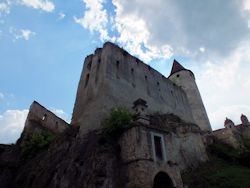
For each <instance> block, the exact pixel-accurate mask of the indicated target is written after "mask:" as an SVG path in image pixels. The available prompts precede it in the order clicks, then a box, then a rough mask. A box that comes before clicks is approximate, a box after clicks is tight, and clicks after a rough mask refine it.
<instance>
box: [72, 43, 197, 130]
mask: <svg viewBox="0 0 250 188" xmlns="http://www.w3.org/2000/svg"><path fill="white" fill-rule="evenodd" d="M138 98H142V99H144V100H146V101H147V102H148V105H149V108H148V113H149V114H150V113H155V112H161V113H173V114H175V115H177V116H179V117H180V118H181V119H183V120H184V121H186V122H191V123H195V122H194V120H193V116H192V112H191V109H190V106H189V103H188V100H187V96H186V94H185V92H184V91H183V90H182V89H181V88H180V87H178V86H176V85H175V84H174V83H173V82H172V81H170V80H169V79H168V78H166V77H165V76H163V75H162V74H160V73H159V72H158V71H156V70H155V69H153V68H152V67H150V66H149V65H147V64H145V63H143V62H142V61H141V60H139V59H138V58H136V57H134V56H132V55H130V54H129V53H128V52H127V51H125V50H123V49H122V48H120V47H118V46H117V45H115V44H112V43H110V42H107V43H105V44H104V45H103V48H98V49H96V51H95V53H94V54H91V55H89V56H87V57H86V58H85V61H84V66H83V71H82V75H81V78H80V82H79V85H78V90H77V96H76V101H75V106H74V110H73V116H72V122H71V123H72V124H79V125H80V126H81V129H83V131H82V132H87V131H88V130H93V129H98V128H101V124H102V121H103V120H104V119H105V117H106V116H107V114H108V113H109V111H110V109H111V108H112V107H116V106H125V107H127V108H128V109H131V110H132V105H133V102H134V101H135V100H137V99H138ZM82 127H83V128H82Z"/></svg>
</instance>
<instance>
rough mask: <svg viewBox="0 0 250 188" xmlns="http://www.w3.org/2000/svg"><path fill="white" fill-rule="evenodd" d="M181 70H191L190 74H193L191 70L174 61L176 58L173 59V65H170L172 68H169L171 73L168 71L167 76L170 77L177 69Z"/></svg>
mask: <svg viewBox="0 0 250 188" xmlns="http://www.w3.org/2000/svg"><path fill="white" fill-rule="evenodd" d="M182 70H185V71H189V72H191V73H192V75H193V76H194V73H193V72H192V71H191V70H188V69H186V68H185V67H183V66H182V65H181V64H180V63H179V62H178V61H176V60H175V59H174V61H173V66H172V70H171V73H170V75H169V77H170V76H171V75H173V74H175V73H177V72H179V71H182Z"/></svg>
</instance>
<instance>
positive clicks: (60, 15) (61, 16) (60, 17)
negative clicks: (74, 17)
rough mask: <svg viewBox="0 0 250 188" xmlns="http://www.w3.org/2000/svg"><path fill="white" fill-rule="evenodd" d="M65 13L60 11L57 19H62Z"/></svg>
mask: <svg viewBox="0 0 250 188" xmlns="http://www.w3.org/2000/svg"><path fill="white" fill-rule="evenodd" d="M65 16H66V15H65V14H64V13H63V12H60V13H59V14H58V19H59V20H62V19H63V18H65Z"/></svg>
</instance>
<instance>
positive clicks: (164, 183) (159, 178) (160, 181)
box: [153, 172, 174, 188]
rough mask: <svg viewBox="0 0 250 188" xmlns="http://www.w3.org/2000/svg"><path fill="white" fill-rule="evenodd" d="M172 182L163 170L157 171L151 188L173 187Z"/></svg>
mask: <svg viewBox="0 0 250 188" xmlns="http://www.w3.org/2000/svg"><path fill="white" fill-rule="evenodd" d="M173 187H174V186H173V182H172V180H171V178H170V177H169V176H168V174H167V173H165V172H159V173H158V174H156V176H155V178H154V186H153V188H173Z"/></svg>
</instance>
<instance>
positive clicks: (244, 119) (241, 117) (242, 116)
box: [240, 114, 249, 125]
mask: <svg viewBox="0 0 250 188" xmlns="http://www.w3.org/2000/svg"><path fill="white" fill-rule="evenodd" d="M240 119H241V123H242V125H249V121H248V118H247V116H245V115H244V114H241V116H240Z"/></svg>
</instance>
